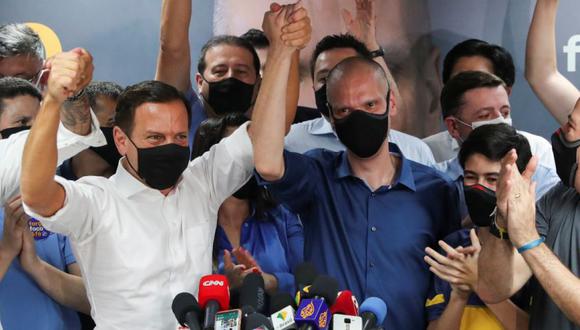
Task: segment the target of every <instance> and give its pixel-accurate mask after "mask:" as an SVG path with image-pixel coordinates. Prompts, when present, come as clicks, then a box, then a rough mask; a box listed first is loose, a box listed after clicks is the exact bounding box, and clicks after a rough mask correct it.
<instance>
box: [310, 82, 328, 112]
mask: <svg viewBox="0 0 580 330" xmlns="http://www.w3.org/2000/svg"><path fill="white" fill-rule="evenodd" d="M314 98H315V99H316V108H317V109H318V111H320V113H321V114H322V115H323V116H325V117H327V118H328V116H329V111H328V101H327V99H326V84H324V85H322V87H320V88H319V89H318V90H317V91H314Z"/></svg>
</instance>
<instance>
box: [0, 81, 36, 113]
mask: <svg viewBox="0 0 580 330" xmlns="http://www.w3.org/2000/svg"><path fill="white" fill-rule="evenodd" d="M21 95H30V96H32V97H35V98H37V99H38V101H42V94H40V91H39V90H38V89H37V88H36V87H34V85H33V84H31V83H30V82H29V81H27V80H24V79H22V78H15V77H4V78H0V115H2V112H3V111H4V100H6V99H11V98H15V97H17V96H21Z"/></svg>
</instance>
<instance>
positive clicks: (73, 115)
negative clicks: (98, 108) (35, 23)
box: [60, 92, 92, 136]
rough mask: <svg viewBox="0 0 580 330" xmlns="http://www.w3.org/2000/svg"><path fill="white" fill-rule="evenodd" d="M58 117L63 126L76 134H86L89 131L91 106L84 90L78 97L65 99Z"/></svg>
mask: <svg viewBox="0 0 580 330" xmlns="http://www.w3.org/2000/svg"><path fill="white" fill-rule="evenodd" d="M60 117H61V119H60V120H61V122H62V124H63V125H64V127H66V128H67V129H68V130H69V131H71V132H73V133H75V134H76V135H83V136H86V135H89V133H91V126H92V121H91V107H90V105H89V100H88V98H87V95H86V94H84V92H83V95H82V96H81V97H80V99H78V100H76V101H67V102H65V103H64V104H63V105H62V106H61V109H60Z"/></svg>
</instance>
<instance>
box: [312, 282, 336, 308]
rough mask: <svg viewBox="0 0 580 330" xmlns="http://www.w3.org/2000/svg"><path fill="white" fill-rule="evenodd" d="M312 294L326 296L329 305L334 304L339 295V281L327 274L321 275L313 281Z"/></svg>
mask: <svg viewBox="0 0 580 330" xmlns="http://www.w3.org/2000/svg"><path fill="white" fill-rule="evenodd" d="M309 295H310V296H312V297H321V298H324V300H325V301H326V303H327V304H328V306H330V305H332V304H334V301H335V300H336V296H337V295H338V281H337V280H336V279H334V278H333V277H330V276H327V275H320V276H318V277H317V278H316V280H314V283H312V287H311V288H310V293H309Z"/></svg>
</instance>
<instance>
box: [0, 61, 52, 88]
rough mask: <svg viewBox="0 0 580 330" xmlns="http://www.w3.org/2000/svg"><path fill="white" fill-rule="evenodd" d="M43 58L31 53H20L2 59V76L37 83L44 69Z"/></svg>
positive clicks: (0, 72)
mask: <svg viewBox="0 0 580 330" xmlns="http://www.w3.org/2000/svg"><path fill="white" fill-rule="evenodd" d="M42 64H43V61H42V59H41V58H38V57H36V56H29V55H18V56H13V57H7V58H3V59H0V77H17V78H22V79H24V80H28V81H30V82H31V83H33V84H34V83H36V80H37V78H38V74H39V73H40V71H41V70H42Z"/></svg>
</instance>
